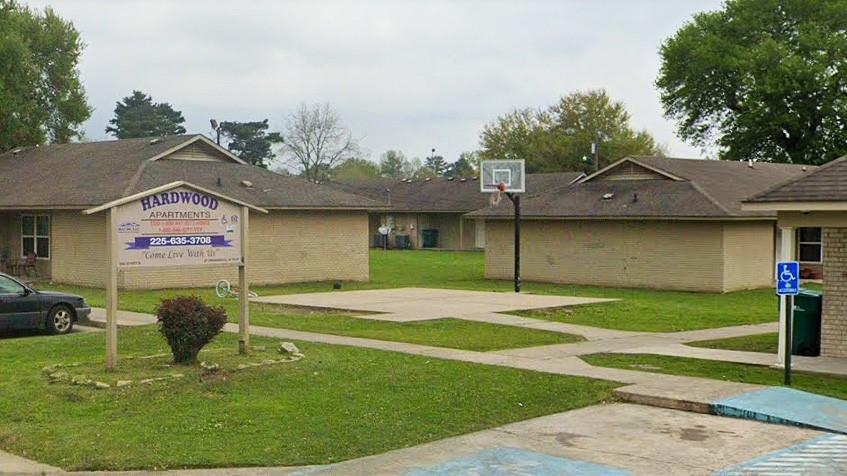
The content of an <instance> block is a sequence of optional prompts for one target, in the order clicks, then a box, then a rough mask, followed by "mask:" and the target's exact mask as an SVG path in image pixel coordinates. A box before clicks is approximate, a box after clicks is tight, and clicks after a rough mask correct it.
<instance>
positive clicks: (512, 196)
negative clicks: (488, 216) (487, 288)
mask: <svg viewBox="0 0 847 476" xmlns="http://www.w3.org/2000/svg"><path fill="white" fill-rule="evenodd" d="M506 196H507V197H509V200H511V201H512V205H514V207H515V292H516V293H519V292H521V196H520V195H518V194H516V193H511V192H506Z"/></svg>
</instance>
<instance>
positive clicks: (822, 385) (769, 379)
mask: <svg viewBox="0 0 847 476" xmlns="http://www.w3.org/2000/svg"><path fill="white" fill-rule="evenodd" d="M580 358H581V359H583V360H585V361H586V362H588V363H589V364H591V365H596V366H599V367H613V368H618V369H628V370H641V371H645V372H656V373H663V374H671V375H688V376H691V377H703V378H710V379H715V380H730V381H734V382H744V383H751V384H758V385H782V382H783V375H784V373H783V371H782V370H781V369H774V368H770V367H764V366H760V365H748V364H738V363H733V362H720V361H715V360H705V359H692V358H688V357H670V356H664V355H652V354H593V355H585V356H581V357H580ZM792 383H793V385H792V387H793V388H796V389H798V390H805V391H807V392H812V393H818V394H821V395H827V396H830V397H835V398H841V399H845V400H847V377H841V376H836V375H824V374H817V373H811V372H793V373H792Z"/></svg>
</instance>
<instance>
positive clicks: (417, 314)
mask: <svg viewBox="0 0 847 476" xmlns="http://www.w3.org/2000/svg"><path fill="white" fill-rule="evenodd" d="M252 301H253V302H259V303H266V304H287V305H291V306H307V307H323V308H333V309H346V310H351V311H363V312H368V313H379V314H374V315H369V316H360V317H367V318H369V319H379V320H388V321H395V322H409V321H425V320H430V319H442V318H445V317H458V316H461V315H465V314H485V313H501V312H510V311H519V310H525V309H543V308H548V307H562V306H578V305H583V304H595V303H601V302H610V301H615V299H602V298H583V297H572V296H542V295H538V294H526V293H521V294H516V293H506V292H502V293H500V292H485V291H460V290H456V289H431V288H397V289H372V290H367V291H335V292H326V293H306V294H287V295H278V296H262V297H258V298H254V299H252Z"/></svg>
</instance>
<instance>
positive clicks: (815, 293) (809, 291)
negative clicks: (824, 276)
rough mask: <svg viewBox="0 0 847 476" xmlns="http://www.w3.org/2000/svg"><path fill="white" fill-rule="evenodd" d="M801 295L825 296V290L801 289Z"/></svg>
mask: <svg viewBox="0 0 847 476" xmlns="http://www.w3.org/2000/svg"><path fill="white" fill-rule="evenodd" d="M799 294H800V295H801V296H809V297H821V296H823V292H821V291H818V290H817V289H805V288H803V289H800V293H799Z"/></svg>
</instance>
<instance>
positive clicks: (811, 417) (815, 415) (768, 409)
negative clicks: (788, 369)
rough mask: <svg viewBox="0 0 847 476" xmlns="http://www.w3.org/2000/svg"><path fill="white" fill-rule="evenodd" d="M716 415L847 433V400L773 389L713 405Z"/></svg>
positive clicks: (712, 408) (754, 392) (713, 403)
mask: <svg viewBox="0 0 847 476" xmlns="http://www.w3.org/2000/svg"><path fill="white" fill-rule="evenodd" d="M710 407H711V411H712V413H714V414H715V415H721V416H728V417H733V418H742V419H746V420H756V421H762V422H767V423H778V424H782V425H791V426H799V427H803V428H811V429H815V430H822V431H827V432H830V433H840V434H847V401H844V400H840V399H837V398H831V397H825V396H823V395H816V394H813V393H808V392H802V391H799V390H794V389H791V388H785V387H769V388H766V389H763V390H756V391H753V392H748V393H744V394H741V395H738V396H735V397H731V398H725V399H723V400H718V401H715V402H712V403H711V405H710Z"/></svg>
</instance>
